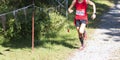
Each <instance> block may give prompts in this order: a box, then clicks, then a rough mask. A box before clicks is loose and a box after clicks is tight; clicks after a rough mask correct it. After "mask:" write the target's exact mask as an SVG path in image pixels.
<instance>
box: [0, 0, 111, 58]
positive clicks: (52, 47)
mask: <svg viewBox="0 0 120 60" xmlns="http://www.w3.org/2000/svg"><path fill="white" fill-rule="evenodd" d="M95 3H96V6H97V10H98V11H97V15H99V16H101V15H102V13H103V12H104V11H105V10H106V9H108V8H109V6H112V5H111V4H112V3H111V2H109V1H108V0H106V1H102V2H101V1H99V0H96V1H95ZM103 6H104V7H103ZM106 7H107V8H106ZM53 16H54V15H53ZM69 17H70V18H69V24H70V25H69V29H70V32H67V26H68V25H67V22H66V21H64V20H65V17H62V16H61V17H59V18H58V19H60V20H61V21H63V22H65V23H64V24H65V25H64V24H63V23H61V26H62V25H63V26H62V27H58V28H59V29H58V30H56V31H57V32H59V33H58V34H57V36H55V38H49V39H42V40H38V41H36V42H35V48H34V51H33V53H32V51H31V47H17V48H14V47H5V46H3V45H0V60H66V59H67V58H68V56H70V54H71V53H72V52H73V51H74V50H75V49H77V48H79V47H80V45H79V44H80V42H79V40H78V36H77V31H76V28H75V27H74V24H73V15H72V14H71V15H69ZM56 19H57V17H56ZM98 21H99V19H96V21H95V22H94V21H92V20H90V24H89V26H88V28H87V32H88V35H89V38H90V37H91V34H93V33H94V29H95V28H97V27H96V25H93V24H94V23H96V22H98ZM52 22H55V21H52ZM93 26H95V27H93ZM2 40H5V39H4V38H3V37H2V35H1V36H0V41H2ZM13 45H14V44H13ZM20 46H25V45H22V44H20ZM6 50H8V51H6Z"/></svg>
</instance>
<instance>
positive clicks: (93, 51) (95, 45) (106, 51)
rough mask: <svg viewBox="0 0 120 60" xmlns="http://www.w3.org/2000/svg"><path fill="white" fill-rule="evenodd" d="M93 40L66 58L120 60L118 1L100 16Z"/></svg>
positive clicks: (72, 59) (77, 59)
mask: <svg viewBox="0 0 120 60" xmlns="http://www.w3.org/2000/svg"><path fill="white" fill-rule="evenodd" d="M101 21H102V22H101V23H100V25H99V28H97V29H96V31H95V33H94V35H93V40H88V41H87V46H86V48H85V49H84V50H82V51H79V50H77V51H75V53H74V54H73V55H72V56H70V58H69V59H68V60H120V1H118V4H116V5H115V6H114V7H113V8H111V9H110V11H108V12H107V13H105V14H104V15H103V17H102V18H101Z"/></svg>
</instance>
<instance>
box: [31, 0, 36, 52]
mask: <svg viewBox="0 0 120 60" xmlns="http://www.w3.org/2000/svg"><path fill="white" fill-rule="evenodd" d="M34 9H35V7H34V0H33V11H32V52H33V51H34V19H35V18H34V16H35V12H34Z"/></svg>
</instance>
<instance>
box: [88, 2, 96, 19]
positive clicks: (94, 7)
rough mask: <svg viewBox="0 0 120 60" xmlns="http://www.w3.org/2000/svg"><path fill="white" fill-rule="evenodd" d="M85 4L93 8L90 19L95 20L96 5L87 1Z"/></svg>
mask: <svg viewBox="0 0 120 60" xmlns="http://www.w3.org/2000/svg"><path fill="white" fill-rule="evenodd" d="M87 3H88V4H89V5H92V6H93V14H92V19H95V18H96V5H95V3H94V2H92V1H90V0H87Z"/></svg>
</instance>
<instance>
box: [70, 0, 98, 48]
mask: <svg viewBox="0 0 120 60" xmlns="http://www.w3.org/2000/svg"><path fill="white" fill-rule="evenodd" d="M87 4H89V5H91V6H92V7H93V14H92V16H91V18H92V19H93V20H94V19H95V18H96V6H95V3H94V2H92V1H90V0H73V1H72V3H71V5H70V7H69V8H68V12H69V13H72V12H73V9H72V8H73V7H75V9H76V15H75V19H74V22H75V25H76V28H77V31H78V36H79V40H80V42H81V47H80V49H83V48H84V47H85V44H84V37H85V35H86V34H85V28H86V24H87V23H88V15H87V6H88V5H87Z"/></svg>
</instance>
